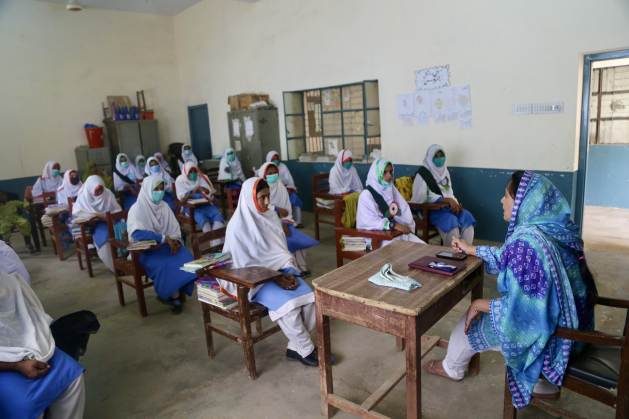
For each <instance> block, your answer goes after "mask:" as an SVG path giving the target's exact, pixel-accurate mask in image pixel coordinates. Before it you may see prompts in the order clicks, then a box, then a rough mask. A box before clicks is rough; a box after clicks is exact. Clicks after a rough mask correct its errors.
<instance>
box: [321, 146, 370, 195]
mask: <svg viewBox="0 0 629 419" xmlns="http://www.w3.org/2000/svg"><path fill="white" fill-rule="evenodd" d="M350 158H352V152H351V151H350V150H341V151H340V152H339V154H338V155H337V156H336V161H335V162H334V166H332V169H330V178H329V183H330V193H331V194H333V195H338V194H343V193H347V192H360V191H362V190H363V184H362V182H361V181H360V177H358V172H357V171H356V168H355V167H354V166H352V167H351V168H350V169H349V170H348V169H346V168H344V167H343V160H347V159H350Z"/></svg>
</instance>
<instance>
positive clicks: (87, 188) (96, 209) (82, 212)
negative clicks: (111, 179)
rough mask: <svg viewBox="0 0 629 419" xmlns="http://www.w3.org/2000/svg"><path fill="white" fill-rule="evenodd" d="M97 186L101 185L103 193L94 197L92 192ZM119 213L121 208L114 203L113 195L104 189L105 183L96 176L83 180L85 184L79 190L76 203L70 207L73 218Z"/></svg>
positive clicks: (116, 202)
mask: <svg viewBox="0 0 629 419" xmlns="http://www.w3.org/2000/svg"><path fill="white" fill-rule="evenodd" d="M99 185H102V187H103V189H104V191H103V193H102V194H101V195H100V196H96V195H94V192H95V191H96V188H97V187H98V186H99ZM119 211H122V208H120V205H119V204H118V201H116V197H115V196H114V193H113V192H112V191H110V190H109V189H107V188H106V187H105V182H103V179H102V178H101V177H100V176H97V175H92V176H90V177H88V178H87V179H85V183H84V184H83V186H82V187H81V189H79V194H78V195H77V198H76V202H75V203H74V205H72V215H73V216H75V217H77V216H79V217H80V216H86V217H89V216H93V215H94V214H104V213H106V212H119Z"/></svg>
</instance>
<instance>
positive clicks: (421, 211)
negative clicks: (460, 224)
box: [408, 202, 448, 243]
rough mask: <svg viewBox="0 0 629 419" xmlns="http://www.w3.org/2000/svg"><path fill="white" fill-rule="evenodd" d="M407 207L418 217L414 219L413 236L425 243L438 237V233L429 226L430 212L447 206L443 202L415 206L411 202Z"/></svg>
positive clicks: (433, 227)
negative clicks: (415, 235)
mask: <svg viewBox="0 0 629 419" xmlns="http://www.w3.org/2000/svg"><path fill="white" fill-rule="evenodd" d="M408 205H409V206H410V207H411V210H412V211H413V212H414V213H417V214H418V216H416V217H414V218H415V234H417V236H419V238H420V239H422V240H423V241H425V242H426V243H428V241H429V240H430V239H432V238H433V237H438V236H439V231H437V228H436V227H435V226H434V225H432V224H430V211H436V210H439V209H442V208H446V207H447V206H448V204H446V203H444V202H435V203H432V204H429V203H426V204H415V203H413V202H409V203H408Z"/></svg>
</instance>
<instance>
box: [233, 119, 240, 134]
mask: <svg viewBox="0 0 629 419" xmlns="http://www.w3.org/2000/svg"><path fill="white" fill-rule="evenodd" d="M232 135H233V136H234V137H240V119H238V118H232Z"/></svg>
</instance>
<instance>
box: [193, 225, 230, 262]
mask: <svg viewBox="0 0 629 419" xmlns="http://www.w3.org/2000/svg"><path fill="white" fill-rule="evenodd" d="M226 231H227V227H222V228H218V229H216V230H212V231H208V232H207V233H202V234H197V235H195V236H194V237H193V238H192V254H193V255H194V258H195V259H200V258H201V257H203V255H205V254H208V253H216V252H220V251H221V250H222V248H223V244H222V242H221V244H220V245H218V246H214V247H212V246H211V243H212V241H214V240H218V239H225V232H226Z"/></svg>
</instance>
